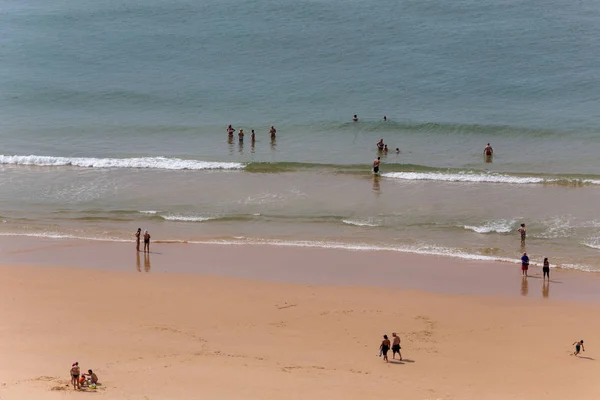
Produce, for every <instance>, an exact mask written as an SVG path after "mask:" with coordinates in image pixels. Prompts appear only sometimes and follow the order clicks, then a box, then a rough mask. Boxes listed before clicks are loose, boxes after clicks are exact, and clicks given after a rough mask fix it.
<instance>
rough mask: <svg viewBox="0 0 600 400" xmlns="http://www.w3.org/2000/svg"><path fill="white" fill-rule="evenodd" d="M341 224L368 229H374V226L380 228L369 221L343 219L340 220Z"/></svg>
mask: <svg viewBox="0 0 600 400" xmlns="http://www.w3.org/2000/svg"><path fill="white" fill-rule="evenodd" d="M342 222H343V223H344V224H348V225H354V226H369V227H376V226H381V225H379V224H378V223H376V222H373V221H371V220H352V219H344V220H342Z"/></svg>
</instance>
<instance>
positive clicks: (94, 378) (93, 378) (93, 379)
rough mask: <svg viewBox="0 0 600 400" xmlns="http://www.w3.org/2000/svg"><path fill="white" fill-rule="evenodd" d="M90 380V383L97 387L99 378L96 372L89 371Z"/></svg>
mask: <svg viewBox="0 0 600 400" xmlns="http://www.w3.org/2000/svg"><path fill="white" fill-rule="evenodd" d="M88 378H89V379H90V383H92V384H94V385H96V384H97V383H98V376H97V375H96V373H95V372H94V371H92V370H91V369H88Z"/></svg>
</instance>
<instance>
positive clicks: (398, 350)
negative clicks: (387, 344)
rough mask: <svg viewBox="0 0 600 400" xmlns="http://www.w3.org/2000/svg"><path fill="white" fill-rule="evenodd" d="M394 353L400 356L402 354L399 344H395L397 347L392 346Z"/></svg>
mask: <svg viewBox="0 0 600 400" xmlns="http://www.w3.org/2000/svg"><path fill="white" fill-rule="evenodd" d="M392 351H393V352H394V353H398V354H400V345H399V344H395V345H393V346H392Z"/></svg>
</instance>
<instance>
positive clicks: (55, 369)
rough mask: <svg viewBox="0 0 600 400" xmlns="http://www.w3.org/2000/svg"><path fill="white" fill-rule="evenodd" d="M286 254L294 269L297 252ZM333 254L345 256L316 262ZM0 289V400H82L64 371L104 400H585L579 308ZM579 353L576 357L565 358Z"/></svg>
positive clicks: (275, 288) (588, 363) (585, 329)
mask: <svg viewBox="0 0 600 400" xmlns="http://www.w3.org/2000/svg"><path fill="white" fill-rule="evenodd" d="M206 251H207V252H210V248H208V249H206ZM290 251H291V252H292V253H293V255H294V257H293V258H290V259H289V263H291V264H294V265H296V266H298V267H300V266H301V264H302V262H301V261H300V260H302V256H303V253H304V252H305V251H306V250H305V249H291V250H290ZM230 253H234V254H240V253H236V251H235V248H234V250H232V251H230ZM336 254H338V255H339V256H340V259H343V257H344V255H347V254H348V252H342V251H335V252H333V253H332V254H331V255H330V257H329V258H328V260H327V261H328V262H333V263H335V260H336V258H335V257H336ZM208 258H210V257H208ZM423 260H428V259H427V258H425V259H421V260H420V263H421V264H423V263H424V262H425V261H423ZM439 260H440V258H436V259H435V260H434V261H435V262H436V263H437V264H438V266H439V267H440V268H442V267H443V261H442V262H441V263H440V262H439ZM441 260H443V259H441ZM243 265H244V259H243V258H239V259H238V260H237V264H236V266H237V267H238V268H243ZM502 267H503V266H502ZM505 271H507V273H508V271H509V270H508V269H505ZM510 271H511V272H510V274H513V272H515V271H512V270H510ZM307 273H310V270H309V271H308V272H307ZM0 276H1V277H2V279H1V280H0V282H1V283H0V285H1V289H2V290H0V299H1V301H0V315H1V319H0V321H1V327H2V330H1V334H2V340H1V341H0V351H1V353H2V354H3V357H2V358H1V359H0V377H1V380H0V398H1V399H3V400H10V399H26V398H28V399H33V398H48V399H53V398H56V399H59V398H60V399H63V398H76V397H82V396H83V397H85V394H84V393H77V392H74V391H73V390H72V388H68V387H67V386H66V385H67V384H68V379H69V377H68V371H69V368H70V365H71V363H72V362H74V361H79V363H80V365H81V367H82V370H85V371H87V369H89V368H91V369H93V370H94V371H95V372H96V373H97V374H98V376H99V378H100V381H101V382H102V383H103V385H102V386H100V387H99V388H98V390H97V396H99V397H104V398H111V399H116V398H118V399H195V398H207V399H216V398H219V399H281V398H286V399H305V398H345V399H366V398H369V399H379V398H381V399H384V398H397V397H402V398H407V399H564V398H576V399H595V398H597V397H598V393H600V384H598V381H597V380H596V379H595V377H596V376H597V374H598V372H599V370H600V367H599V365H600V364H598V361H597V360H596V358H598V356H597V354H598V353H597V351H596V350H595V345H594V342H593V338H594V336H595V334H596V333H597V332H598V330H599V328H600V320H598V318H596V317H595V315H597V312H598V309H599V307H598V304H597V303H595V302H574V301H569V300H562V301H555V300H552V299H545V300H542V299H531V298H525V297H519V296H479V295H448V294H435V293H428V292H424V291H412V290H401V289H394V288H383V287H366V286H365V287H361V286H360V285H355V286H348V285H346V286H331V285H306V284H302V285H301V284H291V283H281V282H279V283H278V282H261V281H257V280H248V279H238V278H232V277H223V276H211V275H201V274H145V273H142V274H140V273H137V272H135V271H134V272H123V271H106V270H98V269H83V268H70V267H42V266H35V267H24V266H18V267H15V266H4V267H1V268H0ZM515 279H516V280H520V278H519V277H518V276H516V275H515ZM538 284H539V285H541V282H540V280H539V279H536V278H535V277H533V278H530V285H532V286H533V285H538ZM565 284H566V281H565ZM574 290H576V288H575V289H574ZM393 331H395V332H398V334H399V335H400V337H401V338H402V354H403V356H404V359H405V360H404V361H403V362H390V363H389V364H386V363H385V362H384V361H383V360H382V359H381V358H379V357H378V356H377V355H378V346H379V343H380V339H381V335H382V334H384V333H387V334H388V335H390V334H391V333H392V332H393ZM579 339H584V340H586V344H587V346H588V347H587V349H588V351H587V352H585V353H583V354H582V355H583V357H573V356H571V355H570V353H571V352H572V351H573V348H572V346H571V343H572V342H573V341H575V340H579ZM390 356H391V355H390Z"/></svg>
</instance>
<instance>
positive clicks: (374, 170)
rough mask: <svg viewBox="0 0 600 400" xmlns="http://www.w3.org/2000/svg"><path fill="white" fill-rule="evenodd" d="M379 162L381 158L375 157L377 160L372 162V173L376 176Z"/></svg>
mask: <svg viewBox="0 0 600 400" xmlns="http://www.w3.org/2000/svg"><path fill="white" fill-rule="evenodd" d="M380 162H381V157H377V159H376V160H375V161H373V172H374V173H376V174H378V173H379V163H380Z"/></svg>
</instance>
